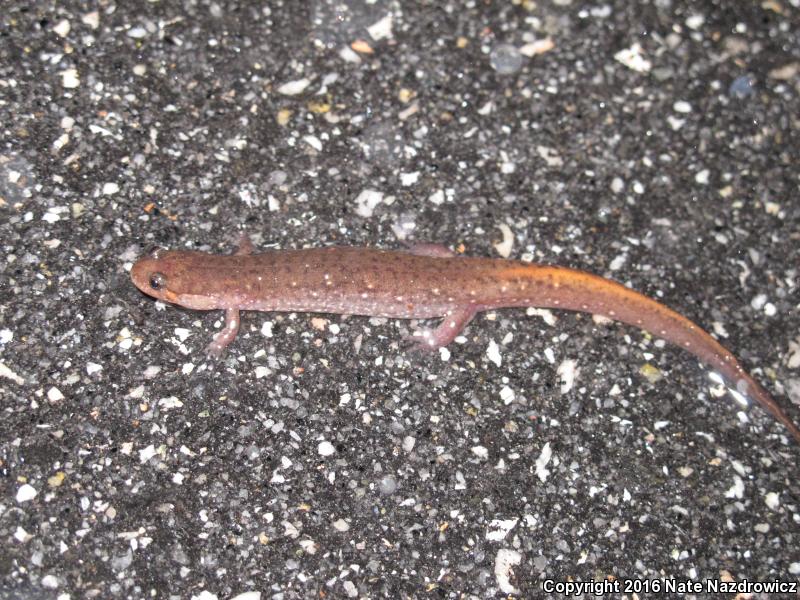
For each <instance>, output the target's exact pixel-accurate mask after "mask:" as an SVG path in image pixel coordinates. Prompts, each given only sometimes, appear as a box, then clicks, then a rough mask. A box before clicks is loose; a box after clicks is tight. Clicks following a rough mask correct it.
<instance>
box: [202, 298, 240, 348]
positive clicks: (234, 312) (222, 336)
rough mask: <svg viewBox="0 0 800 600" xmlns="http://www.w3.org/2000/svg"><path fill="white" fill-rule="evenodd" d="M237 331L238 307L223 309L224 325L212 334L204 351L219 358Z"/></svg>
mask: <svg viewBox="0 0 800 600" xmlns="http://www.w3.org/2000/svg"><path fill="white" fill-rule="evenodd" d="M237 333H239V309H238V308H228V309H226V310H225V327H224V328H223V329H222V331H220V332H219V333H218V334H217V335H215V336H214V339H213V340H212V342H211V343H210V344H209V345H208V348H206V352H207V353H208V354H209V355H211V356H213V357H214V358H219V357H220V356H221V355H222V353H223V352H224V351H225V348H227V347H228V344H230V343H231V342H232V341H233V340H234V338H235V337H236V334H237Z"/></svg>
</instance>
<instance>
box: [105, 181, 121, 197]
mask: <svg viewBox="0 0 800 600" xmlns="http://www.w3.org/2000/svg"><path fill="white" fill-rule="evenodd" d="M118 191H119V185H117V184H116V183H114V182H113V181H109V182H108V183H104V184H103V195H104V196H111V195H112V194H116V193H117V192H118Z"/></svg>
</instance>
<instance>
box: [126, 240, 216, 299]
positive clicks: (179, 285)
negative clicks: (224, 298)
mask: <svg viewBox="0 0 800 600" xmlns="http://www.w3.org/2000/svg"><path fill="white" fill-rule="evenodd" d="M207 256H208V255H206V254H203V253H201V252H187V251H183V250H164V249H163V248H152V249H151V250H150V251H148V253H147V254H145V255H144V256H143V257H142V258H140V259H139V260H137V261H136V263H135V264H134V265H133V268H132V269H131V280H132V281H133V283H134V285H135V286H136V287H137V288H139V289H140V290H141V291H142V292H144V293H145V294H147V295H148V296H152V297H153V298H156V299H157V300H161V301H162V302H171V303H172V304H178V305H180V306H185V307H186V308H192V309H195V310H210V309H213V308H217V302H216V301H215V299H214V297H213V296H211V295H209V294H203V293H202V291H201V290H200V289H198V283H200V284H202V279H203V278H202V271H203V264H204V259H206V257H207Z"/></svg>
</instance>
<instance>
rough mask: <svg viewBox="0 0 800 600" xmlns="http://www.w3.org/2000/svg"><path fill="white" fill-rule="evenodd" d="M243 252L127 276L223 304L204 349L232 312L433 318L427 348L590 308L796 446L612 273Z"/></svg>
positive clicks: (419, 252) (716, 350)
mask: <svg viewBox="0 0 800 600" xmlns="http://www.w3.org/2000/svg"><path fill="white" fill-rule="evenodd" d="M252 250H253V247H252V244H251V243H250V240H249V239H248V238H246V237H244V238H243V239H242V242H241V244H240V248H239V251H238V252H237V253H236V254H233V255H226V256H223V255H215V254H208V253H205V252H193V251H184V250H164V249H161V248H156V249H154V250H152V251H150V252H149V253H148V254H147V255H146V256H144V257H142V258H141V259H139V260H138V261H137V262H136V264H134V265H133V268H132V269H131V278H132V280H133V282H134V284H136V287H138V288H139V289H140V290H141V291H143V292H144V293H146V294H148V295H150V296H153V297H154V298H157V299H159V300H162V301H166V302H171V303H173V304H178V305H180V306H184V307H186V308H191V309H196V310H213V309H222V310H224V311H225V315H226V324H225V327H224V328H223V330H222V331H220V332H219V333H218V334H217V335H216V336H215V337H214V340H213V341H212V342H211V344H210V345H209V347H208V351H209V352H210V353H211V354H214V355H219V354H220V353H222V351H223V350H224V349H225V347H226V346H227V345H228V344H230V343H231V342H232V341H233V339H234V338H235V337H236V334H237V332H238V330H239V311H240V310H262V311H286V312H317V313H337V314H352V315H369V316H376V317H390V318H398V319H430V318H442V322H441V323H440V324H439V326H438V327H436V328H435V329H433V330H426V331H424V332H423V335H422V336H420V337H419V338H417V342H416V343H417V344H418V345H420V346H422V347H427V348H439V347H441V346H445V345H447V344H449V343H450V342H451V341H453V339H454V338H455V337H456V336H457V335H458V334H459V333H460V332H461V330H462V329H463V328H464V327H465V326H466V325H467V323H469V322H470V321H471V320H472V318H473V317H474V316H475V314H476V313H478V312H480V311H485V310H493V309H497V308H506V307H528V306H533V307H539V308H556V309H564V310H573V311H579V312H584V313H592V314H597V315H602V316H605V317H608V318H610V319H614V320H616V321H621V322H622V323H627V324H628V325H633V326H634V327H638V328H639V329H643V330H645V331H648V332H650V333H651V334H653V335H656V336H658V337H661V338H663V339H665V340H667V341H669V342H672V343H673V344H675V345H677V346H680V347H681V348H683V349H684V350H686V351H688V352H691V353H692V354H693V355H694V356H696V357H697V358H699V359H700V360H701V361H703V362H704V363H706V364H707V365H708V366H710V367H711V368H712V369H714V370H715V371H716V372H718V373H719V374H720V375H721V376H722V377H723V378H724V379H725V380H726V383H727V384H728V385H729V386H731V387H732V388H733V389H735V390H736V391H738V392H739V393H740V394H741V395H743V396H746V397H750V398H753V399H755V401H756V402H758V403H759V404H760V405H761V406H762V407H763V408H764V409H765V410H767V411H768V412H769V413H771V414H772V415H773V416H774V417H775V418H776V419H777V420H778V421H780V422H781V423H782V424H783V425H784V426H786V428H787V429H788V430H789V431H790V433H791V434H792V436H793V437H794V439H795V440H796V441H797V442H800V428H798V427H797V425H795V424H794V423H793V422H792V420H791V419H790V418H789V416H788V415H787V414H786V413H785V412H784V411H783V409H782V408H781V407H780V406H779V405H778V404H777V403H776V402H775V401H774V400H773V399H772V397H771V396H770V395H769V394H768V393H767V391H766V390H764V388H762V387H761V386H760V385H759V384H758V383H757V382H756V381H755V380H754V379H753V378H752V377H751V376H750V375H748V374H747V372H745V370H744V369H743V368H742V367H741V365H740V364H739V362H738V361H737V360H736V358H735V357H734V356H733V355H732V354H731V353H730V352H728V351H727V350H726V349H725V348H724V347H722V345H721V344H720V343H719V342H717V341H716V340H715V339H714V338H712V337H711V336H710V335H709V334H708V333H706V332H705V331H703V329H702V328H700V327H699V326H698V325H695V324H694V323H693V322H692V321H690V320H689V319H687V318H686V317H683V316H681V315H680V314H678V313H677V312H675V311H673V310H672V309H670V308H667V307H666V306H664V305H663V304H661V303H659V302H656V301H655V300H653V299H651V298H648V297H647V296H644V295H643V294H640V293H638V292H635V291H634V290H631V289H629V288H627V287H625V286H623V285H621V284H619V283H616V282H614V281H610V280H608V279H604V278H602V277H598V276H596V275H592V274H590V273H586V272H583V271H577V270H574V269H569V268H565V267H555V266H545V265H539V264H533V263H524V262H520V261H513V260H504V259H492V258H469V257H462V256H456V255H455V254H454V253H452V252H451V251H450V250H448V249H447V248H445V247H443V246H436V245H432V244H428V245H420V246H415V247H414V248H412V249H410V250H408V251H389V250H377V249H371V248H355V247H330V248H314V249H303V250H272V251H268V252H263V253H260V254H253V252H252Z"/></svg>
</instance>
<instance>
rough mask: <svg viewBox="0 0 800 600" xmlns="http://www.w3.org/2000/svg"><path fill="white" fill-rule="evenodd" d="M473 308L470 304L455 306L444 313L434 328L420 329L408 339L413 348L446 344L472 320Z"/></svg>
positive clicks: (418, 348)
mask: <svg viewBox="0 0 800 600" xmlns="http://www.w3.org/2000/svg"><path fill="white" fill-rule="evenodd" d="M475 312H476V311H475V309H474V308H473V307H471V306H466V307H456V308H453V309H451V310H448V311H447V313H445V315H444V318H443V319H442V322H441V323H439V326H438V327H436V328H435V329H422V330H420V331H418V332H416V333H415V334H414V335H413V336H412V337H411V338H409V339H408V341H409V342H410V343H411V345H412V347H413V348H414V349H415V350H436V349H437V348H441V347H443V346H447V344H449V343H450V342H452V341H453V340H454V339H456V337H458V334H459V333H461V331H462V330H463V329H464V327H466V326H467V324H468V323H469V322H470V321H472V318H473V317H474V316H475Z"/></svg>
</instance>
